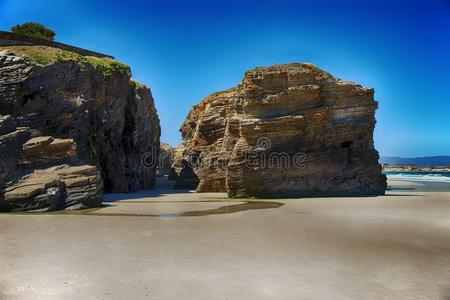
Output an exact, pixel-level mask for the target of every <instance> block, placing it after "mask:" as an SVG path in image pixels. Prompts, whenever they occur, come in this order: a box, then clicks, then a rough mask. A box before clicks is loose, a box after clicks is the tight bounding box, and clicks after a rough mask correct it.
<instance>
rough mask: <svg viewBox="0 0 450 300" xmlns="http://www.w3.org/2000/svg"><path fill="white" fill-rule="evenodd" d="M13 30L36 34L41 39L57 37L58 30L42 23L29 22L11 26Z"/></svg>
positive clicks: (14, 31) (31, 34)
mask: <svg viewBox="0 0 450 300" xmlns="http://www.w3.org/2000/svg"><path fill="white" fill-rule="evenodd" d="M11 32H13V33H19V34H25V35H30V36H34V37H37V38H41V39H46V40H51V41H53V39H54V38H55V35H56V32H54V31H53V30H51V29H49V28H47V27H45V26H44V25H42V24H40V23H35V22H27V23H23V24H20V25H16V26H13V27H11Z"/></svg>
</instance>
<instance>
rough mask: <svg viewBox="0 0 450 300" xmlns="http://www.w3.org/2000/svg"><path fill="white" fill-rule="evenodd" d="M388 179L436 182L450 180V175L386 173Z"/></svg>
mask: <svg viewBox="0 0 450 300" xmlns="http://www.w3.org/2000/svg"><path fill="white" fill-rule="evenodd" d="M386 176H387V178H388V179H395V180H409V181H434V182H450V177H449V176H445V175H442V174H409V173H398V174H386Z"/></svg>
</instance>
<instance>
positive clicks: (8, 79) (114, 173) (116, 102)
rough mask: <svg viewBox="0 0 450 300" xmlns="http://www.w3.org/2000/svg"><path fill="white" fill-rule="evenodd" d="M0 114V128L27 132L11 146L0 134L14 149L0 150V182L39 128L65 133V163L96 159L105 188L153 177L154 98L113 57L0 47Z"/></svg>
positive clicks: (133, 185) (126, 187) (57, 135)
mask: <svg viewBox="0 0 450 300" xmlns="http://www.w3.org/2000/svg"><path fill="white" fill-rule="evenodd" d="M0 115H3V116H10V118H11V120H13V122H14V128H13V129H14V130H12V129H8V130H6V129H5V133H8V134H11V133H12V132H15V131H16V129H17V130H19V131H20V130H22V131H25V132H26V135H27V137H23V139H24V141H21V142H20V143H18V145H17V147H15V146H14V145H13V143H15V142H8V143H6V142H4V144H5V145H4V147H13V146H14V147H13V148H15V149H18V150H17V151H18V152H17V153H16V154H15V156H17V157H15V158H14V159H13V158H11V157H7V158H8V159H6V158H5V161H6V160H9V161H10V163H9V165H8V167H7V166H6V165H5V164H6V163H5V164H2V168H3V169H2V174H3V175H2V178H0V180H1V181H2V182H3V185H5V184H6V183H7V182H8V181H11V180H16V181H17V176H16V178H9V177H10V176H11V174H12V173H14V172H15V173H16V175H17V172H16V171H17V170H14V168H13V169H8V168H10V167H11V166H12V165H14V164H16V163H13V161H16V159H19V160H21V159H23V156H24V155H25V154H24V147H23V144H24V143H25V142H26V141H27V139H29V138H36V137H39V136H43V137H47V136H49V137H52V138H54V139H70V140H72V141H73V144H74V145H76V146H74V155H73V158H72V160H71V162H70V163H71V164H74V161H77V164H78V165H83V164H91V165H93V166H96V167H97V168H98V169H99V170H100V173H101V178H102V182H103V187H104V189H105V191H107V192H132V191H136V190H138V189H140V188H149V187H151V186H152V185H153V183H154V180H155V175H156V166H157V163H156V162H157V157H158V152H159V136H160V128H159V119H158V116H157V112H156V108H155V105H154V101H153V98H152V95H151V92H150V90H149V89H148V88H147V87H145V86H143V85H141V84H139V83H137V82H135V81H133V80H132V79H131V71H130V68H129V67H128V66H126V65H124V64H122V63H120V62H118V61H116V60H114V59H111V58H107V57H104V58H98V57H89V56H82V55H79V54H76V53H73V52H68V51H64V50H60V49H56V48H49V47H41V46H15V47H14V46H13V47H3V48H1V47H0ZM4 126H6V125H4ZM5 128H6V127H5ZM0 135H1V133H0ZM21 136H24V133H22V134H21ZM10 140H14V141H15V140H16V139H15V138H12V139H10ZM6 144H8V145H9V146H7V145H6ZM11 155H12V154H11V153H10V156H11ZM51 156H52V155H50V156H49V157H51ZM46 162H47V163H48V160H47V161H46ZM32 164H37V168H38V169H42V166H40V165H39V163H36V162H35V161H31V162H29V164H28V165H26V166H27V167H28V169H29V167H30V166H31V165H32ZM47 165H48V164H47ZM47 165H46V166H47ZM53 165H54V164H53ZM16 168H17V165H16ZM29 172H30V170H29V171H28V173H29ZM22 173H23V172H22Z"/></svg>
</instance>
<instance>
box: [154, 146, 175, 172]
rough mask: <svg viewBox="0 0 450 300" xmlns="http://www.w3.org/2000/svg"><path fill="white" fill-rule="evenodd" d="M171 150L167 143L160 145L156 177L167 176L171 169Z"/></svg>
mask: <svg viewBox="0 0 450 300" xmlns="http://www.w3.org/2000/svg"><path fill="white" fill-rule="evenodd" d="M172 158H173V148H172V147H171V146H170V145H169V144H167V143H160V146H159V162H158V171H157V174H158V176H164V175H169V173H170V169H171V168H172Z"/></svg>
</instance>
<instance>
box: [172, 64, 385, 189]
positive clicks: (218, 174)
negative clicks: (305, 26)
mask: <svg viewBox="0 0 450 300" xmlns="http://www.w3.org/2000/svg"><path fill="white" fill-rule="evenodd" d="M376 109H377V102H376V101H375V100H374V90H373V89H371V88H366V87H363V86H361V85H358V84H356V83H353V82H348V81H343V80H341V79H338V78H335V77H333V76H332V75H330V74H329V73H327V72H325V71H323V70H320V69H319V68H317V67H315V66H314V65H311V64H300V63H298V64H286V65H275V66H270V67H263V68H255V69H253V70H251V71H248V72H246V73H245V77H244V79H243V80H242V83H241V84H239V85H238V86H237V87H235V88H232V89H230V90H227V91H223V92H218V93H215V94H212V95H210V96H208V97H207V98H205V99H204V100H203V101H201V102H200V103H199V104H197V105H195V106H194V107H192V109H191V110H190V112H189V114H188V116H187V118H186V120H185V122H184V124H183V125H182V127H181V132H182V135H183V147H182V149H183V155H180V158H179V159H178V160H180V159H186V160H187V161H188V162H189V163H190V166H191V167H192V168H193V170H194V172H195V175H196V176H197V177H198V179H199V184H198V186H197V191H198V192H213V191H226V192H228V194H229V196H231V197H251V196H256V197H309V196H311V197H316V196H342V195H350V196H352V195H355V196H356V195H381V194H384V191H385V188H386V177H385V176H384V175H383V174H382V173H381V166H380V165H379V163H378V153H377V151H376V150H375V149H374V144H373V130H374V127H375V117H374V116H375V110H376ZM175 160H176V158H175ZM178 163H179V162H178ZM174 164H177V162H176V161H175V162H174Z"/></svg>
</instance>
